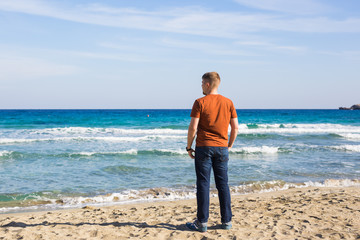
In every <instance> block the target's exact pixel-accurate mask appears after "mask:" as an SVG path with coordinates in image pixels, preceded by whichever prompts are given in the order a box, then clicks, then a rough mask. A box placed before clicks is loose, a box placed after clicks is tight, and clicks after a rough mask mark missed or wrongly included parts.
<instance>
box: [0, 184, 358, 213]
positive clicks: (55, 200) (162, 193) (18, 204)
mask: <svg viewBox="0 0 360 240" xmlns="http://www.w3.org/2000/svg"><path fill="white" fill-rule="evenodd" d="M351 186H356V187H359V186H360V179H327V180H325V181H324V182H312V181H308V182H303V183H288V182H284V181H281V180H273V181H254V182H244V183H243V184H240V185H237V186H230V191H231V193H232V194H233V195H241V194H249V193H262V192H273V191H281V190H286V189H290V188H303V187H351ZM210 194H211V196H212V197H216V196H217V192H216V190H215V187H212V189H211V191H210ZM83 195H84V196H81V194H79V193H78V194H73V195H72V196H69V195H66V194H65V193H64V194H62V193H59V192H40V193H31V194H2V195H0V213H10V212H23V211H31V210H37V211H38V210H53V209H65V208H80V207H84V206H89V205H90V206H91V205H92V206H109V205H115V204H124V203H131V202H145V201H164V200H167V201H169V200H181V199H193V198H196V188H195V186H184V187H180V188H150V189H142V190H125V191H121V192H115V193H108V194H100V195H94V196H86V194H83Z"/></svg>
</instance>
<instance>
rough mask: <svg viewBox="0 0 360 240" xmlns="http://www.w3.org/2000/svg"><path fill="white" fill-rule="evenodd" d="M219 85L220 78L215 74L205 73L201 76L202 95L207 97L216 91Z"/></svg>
mask: <svg viewBox="0 0 360 240" xmlns="http://www.w3.org/2000/svg"><path fill="white" fill-rule="evenodd" d="M219 84H220V76H219V74H218V73H217V72H207V73H205V74H204V75H203V76H202V89H203V94H204V95H208V94H209V93H210V92H212V91H214V90H215V91H217V89H218V87H219Z"/></svg>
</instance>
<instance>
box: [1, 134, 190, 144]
mask: <svg viewBox="0 0 360 240" xmlns="http://www.w3.org/2000/svg"><path fill="white" fill-rule="evenodd" d="M156 139H186V137H183V136H173V135H168V136H162V135H153V136H141V137H139V136H137V137H133V136H128V137H114V136H107V137H97V136H94V137H87V136H77V137H53V138H31V139H25V138H3V139H0V144H16V143H31V142H49V141H105V142H142V141H153V140H156Z"/></svg>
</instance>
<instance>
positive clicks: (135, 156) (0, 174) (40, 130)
mask: <svg viewBox="0 0 360 240" xmlns="http://www.w3.org/2000/svg"><path fill="white" fill-rule="evenodd" d="M237 113H238V118H239V127H240V129H239V132H238V136H237V139H236V141H235V144H234V147H233V148H232V149H231V152H230V161H229V184H230V188H231V192H232V194H247V193H251V192H261V191H276V190H280V189H287V188H293V187H305V186H319V187H322V186H354V185H358V186H360V111H340V110H237ZM189 122H190V110H150V109H149V110H0V213H9V212H22V211H38V210H51V209H63V208H77V207H83V206H85V205H101V206H103V205H113V204H121V203H129V202H138V201H157V200H175V199H187V198H195V192H196V189H195V181H196V178H195V170H194V162H193V160H192V159H190V158H189V157H188V155H187V152H186V151H185V147H186V136H187V127H188V124H189ZM211 188H212V193H211V194H212V195H213V196H216V189H215V185H214V180H213V179H212V185H211Z"/></svg>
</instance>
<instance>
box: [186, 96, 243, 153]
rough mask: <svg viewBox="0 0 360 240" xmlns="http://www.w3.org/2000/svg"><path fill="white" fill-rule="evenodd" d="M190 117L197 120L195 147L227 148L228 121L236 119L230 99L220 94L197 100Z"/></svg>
mask: <svg viewBox="0 0 360 240" xmlns="http://www.w3.org/2000/svg"><path fill="white" fill-rule="evenodd" d="M191 117H195V118H199V125H198V132H197V138H196V146H211V147H227V146H228V128H229V124H230V119H231V118H236V117H237V115H236V110H235V107H234V104H233V102H232V101H231V100H230V99H228V98H226V97H224V96H222V95H220V94H209V95H206V96H205V97H202V98H199V99H197V100H196V101H195V103H194V106H193V109H192V111H191Z"/></svg>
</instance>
